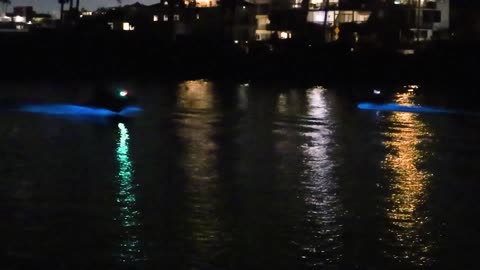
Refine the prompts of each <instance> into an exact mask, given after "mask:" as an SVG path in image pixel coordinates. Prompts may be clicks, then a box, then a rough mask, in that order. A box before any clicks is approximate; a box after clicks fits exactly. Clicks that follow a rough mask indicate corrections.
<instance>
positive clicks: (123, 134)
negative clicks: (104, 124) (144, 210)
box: [116, 123, 143, 263]
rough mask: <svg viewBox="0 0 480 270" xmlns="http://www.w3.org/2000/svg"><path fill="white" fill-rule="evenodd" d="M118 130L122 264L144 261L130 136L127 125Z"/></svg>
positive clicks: (120, 124) (118, 197) (120, 254)
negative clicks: (130, 153)
mask: <svg viewBox="0 0 480 270" xmlns="http://www.w3.org/2000/svg"><path fill="white" fill-rule="evenodd" d="M118 128H119V140H118V142H117V149H116V155H117V161H118V165H119V172H118V175H117V180H118V184H119V191H118V194H117V198H116V201H117V204H118V206H119V210H120V211H119V217H118V221H119V222H120V225H121V227H122V229H123V230H122V235H121V237H120V250H119V257H120V261H121V262H125V263H127V262H135V261H139V260H142V259H143V257H142V248H141V241H140V239H139V237H138V228H139V227H140V226H141V223H140V221H139V216H140V213H139V211H138V210H137V206H136V203H137V199H136V196H135V185H134V184H133V171H134V170H133V166H132V162H131V161H130V156H129V147H128V141H129V139H130V136H129V134H128V129H127V127H126V126H125V124H123V123H119V124H118Z"/></svg>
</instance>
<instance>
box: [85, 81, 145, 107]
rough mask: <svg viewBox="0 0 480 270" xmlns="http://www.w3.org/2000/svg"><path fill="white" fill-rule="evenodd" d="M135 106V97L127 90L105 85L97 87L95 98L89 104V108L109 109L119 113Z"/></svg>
mask: <svg viewBox="0 0 480 270" xmlns="http://www.w3.org/2000/svg"><path fill="white" fill-rule="evenodd" d="M135 104H136V99H135V97H133V96H132V95H131V93H130V92H129V91H128V90H127V89H124V88H118V89H112V88H111V87H107V86H106V85H105V84H99V85H97V86H96V88H95V89H94V93H93V97H92V99H91V100H90V102H89V103H88V105H89V106H92V107H96V108H103V109H108V110H111V111H113V112H117V113H118V112H120V111H122V110H123V109H125V108H127V107H129V106H133V105H135Z"/></svg>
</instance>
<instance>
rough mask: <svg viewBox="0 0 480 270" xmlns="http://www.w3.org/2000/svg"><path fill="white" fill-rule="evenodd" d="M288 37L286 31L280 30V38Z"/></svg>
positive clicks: (288, 34)
mask: <svg viewBox="0 0 480 270" xmlns="http://www.w3.org/2000/svg"><path fill="white" fill-rule="evenodd" d="M289 37H290V33H288V32H280V39H287V38H289Z"/></svg>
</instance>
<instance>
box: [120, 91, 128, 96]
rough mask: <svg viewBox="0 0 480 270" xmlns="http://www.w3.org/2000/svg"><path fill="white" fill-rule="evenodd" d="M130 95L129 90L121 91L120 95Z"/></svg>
mask: <svg viewBox="0 0 480 270" xmlns="http://www.w3.org/2000/svg"><path fill="white" fill-rule="evenodd" d="M127 95H128V91H127V90H122V91H120V96H121V97H126V96H127Z"/></svg>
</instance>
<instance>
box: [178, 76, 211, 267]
mask: <svg viewBox="0 0 480 270" xmlns="http://www.w3.org/2000/svg"><path fill="white" fill-rule="evenodd" d="M212 87H213V83H211V82H207V81H203V80H199V81H186V82H185V83H182V84H181V85H180V87H179V91H178V103H177V110H178V113H179V115H178V116H177V117H176V119H177V121H178V123H179V124H180V126H179V128H178V130H177V135H178V136H179V137H180V139H181V141H182V144H183V145H184V147H185V150H184V153H183V164H184V169H185V173H186V176H187V179H188V180H187V181H188V182H187V183H186V192H187V194H188V200H189V202H188V205H189V207H190V209H189V210H188V211H189V212H190V218H189V224H188V225H189V226H190V228H191V231H190V233H191V240H192V245H193V247H192V248H193V249H194V252H193V254H191V256H192V260H193V263H194V264H196V263H198V262H200V261H203V262H207V263H210V262H211V260H212V258H209V256H210V254H214V253H215V252H214V249H213V248H214V245H215V243H216V242H217V241H218V235H217V233H218V231H219V228H218V226H219V225H218V219H217V218H215V214H214V213H215V211H216V206H215V192H216V189H217V186H216V182H217V181H218V172H217V169H216V164H217V158H216V155H215V151H216V150H217V144H216V143H215V142H214V141H213V135H214V131H215V128H214V127H213V122H214V120H215V119H216V117H217V115H216V114H215V112H214V111H215V104H214V95H213V92H212V90H213V89H212Z"/></svg>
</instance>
